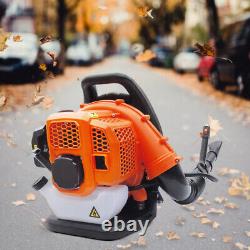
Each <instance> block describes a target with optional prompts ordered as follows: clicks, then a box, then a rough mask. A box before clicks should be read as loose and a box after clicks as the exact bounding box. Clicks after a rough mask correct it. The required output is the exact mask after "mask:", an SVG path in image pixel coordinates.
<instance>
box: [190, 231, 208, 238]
mask: <svg viewBox="0 0 250 250" xmlns="http://www.w3.org/2000/svg"><path fill="white" fill-rule="evenodd" d="M190 235H191V236H193V237H196V238H206V237H207V236H206V234H205V233H202V232H192V233H190Z"/></svg>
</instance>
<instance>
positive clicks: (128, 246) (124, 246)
mask: <svg viewBox="0 0 250 250" xmlns="http://www.w3.org/2000/svg"><path fill="white" fill-rule="evenodd" d="M116 247H117V248H120V249H128V248H130V247H131V244H126V245H122V244H118V245H116Z"/></svg>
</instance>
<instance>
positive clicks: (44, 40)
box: [40, 35, 52, 44]
mask: <svg viewBox="0 0 250 250" xmlns="http://www.w3.org/2000/svg"><path fill="white" fill-rule="evenodd" d="M51 41H52V36H50V35H47V36H44V37H42V38H41V39H40V42H41V44H44V43H48V42H51Z"/></svg>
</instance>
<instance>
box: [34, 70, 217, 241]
mask: <svg viewBox="0 0 250 250" xmlns="http://www.w3.org/2000/svg"><path fill="white" fill-rule="evenodd" d="M110 83H117V84H120V85H122V86H123V87H124V88H125V89H126V91H127V94H121V93H108V94H103V95H99V94H98V91H97V87H96V86H97V85H100V84H110ZM82 89H83V94H84V100H85V103H83V104H80V109H79V110H78V111H71V110H64V111H61V112H58V113H55V114H52V115H50V116H49V117H48V119H47V121H46V124H45V126H44V127H42V128H40V129H37V130H36V131H34V133H33V138H32V149H33V153H34V163H35V165H36V166H37V167H43V168H47V169H48V170H49V171H50V173H51V178H50V179H49V180H48V179H47V178H46V177H44V176H43V177H41V178H39V179H38V180H37V181H36V182H35V183H34V184H33V187H34V188H35V189H36V190H39V192H40V193H41V194H42V195H43V196H44V197H45V199H46V201H47V203H48V205H49V207H50V209H51V210H52V212H53V215H51V216H50V217H49V218H48V219H47V222H46V225H47V228H48V229H49V230H50V231H53V232H58V233H63V234H69V235H76V236H81V237H88V238H93V239H99V240H116V239H120V238H123V237H125V236H127V235H129V234H131V233H132V232H134V231H136V230H134V231H131V230H128V229H127V228H125V229H124V230H123V231H121V230H115V228H113V227H112V226H111V227H110V228H109V230H108V231H105V230H103V227H102V224H103V222H104V221H109V222H110V223H111V224H112V222H113V221H114V218H115V217H116V218H118V219H119V220H122V221H124V223H128V222H129V221H131V220H134V221H135V222H136V223H139V222H140V223H146V221H147V222H151V221H152V220H153V219H154V218H155V216H156V211H157V202H160V201H162V197H161V195H160V193H159V191H158V189H159V187H161V188H162V189H163V190H164V191H165V192H167V193H168V194H169V195H170V196H171V197H172V199H173V200H174V201H175V202H177V203H179V204H189V203H191V202H193V201H195V200H196V199H197V198H198V197H199V196H200V195H201V193H202V191H203V190H204V187H205V183H206V179H209V180H211V181H217V179H216V178H215V177H214V176H212V175H210V172H211V171H212V168H213V162H214V160H216V158H217V156H218V154H219V151H220V148H221V145H222V142H220V141H216V142H213V143H211V144H210V145H208V139H209V132H210V128H209V126H204V127H203V131H202V133H201V135H202V143H201V151H200V160H199V163H198V165H197V166H196V167H195V168H194V170H193V171H192V172H191V173H187V174H184V173H183V172H182V169H181V167H180V164H179V162H180V157H178V155H176V153H175V151H174V150H173V148H172V147H171V146H170V145H169V143H168V141H167V138H166V137H164V136H163V135H162V129H161V126H160V123H159V120H158V118H157V116H156V114H155V112H154V110H153V108H152V106H151V104H150V102H149V100H148V98H147V97H146V96H145V94H144V93H143V91H142V89H141V88H140V87H139V86H138V85H137V84H136V83H135V82H134V81H133V80H132V79H131V78H129V77H128V76H126V75H123V74H107V75H96V76H91V77H87V78H85V79H84V80H83V81H82ZM137 228H138V227H137Z"/></svg>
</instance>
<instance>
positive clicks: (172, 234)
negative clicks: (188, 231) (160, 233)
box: [167, 231, 180, 240]
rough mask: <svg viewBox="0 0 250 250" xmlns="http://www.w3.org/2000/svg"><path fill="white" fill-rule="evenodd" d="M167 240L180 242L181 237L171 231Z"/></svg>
mask: <svg viewBox="0 0 250 250" xmlns="http://www.w3.org/2000/svg"><path fill="white" fill-rule="evenodd" d="M167 239H168V240H179V239H180V236H179V235H178V234H177V233H176V232H174V231H169V232H167Z"/></svg>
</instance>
